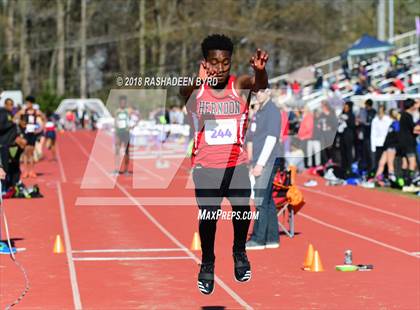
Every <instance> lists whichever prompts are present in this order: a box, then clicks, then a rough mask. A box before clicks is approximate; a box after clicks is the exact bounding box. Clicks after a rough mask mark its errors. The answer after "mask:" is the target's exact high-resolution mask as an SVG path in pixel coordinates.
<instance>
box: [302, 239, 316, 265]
mask: <svg viewBox="0 0 420 310" xmlns="http://www.w3.org/2000/svg"><path fill="white" fill-rule="evenodd" d="M313 260H314V246H313V245H312V243H310V244H309V246H308V251H306V256H305V261H304V262H303V270H310V269H311V265H312V262H313Z"/></svg>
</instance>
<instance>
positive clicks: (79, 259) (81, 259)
mask: <svg viewBox="0 0 420 310" xmlns="http://www.w3.org/2000/svg"><path fill="white" fill-rule="evenodd" d="M191 259H193V258H192V257H189V256H143V257H74V258H73V260H74V261H77V262H98V261H107V262H108V261H136V260H137V261H143V260H191Z"/></svg>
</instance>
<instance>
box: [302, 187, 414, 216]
mask: <svg viewBox="0 0 420 310" xmlns="http://www.w3.org/2000/svg"><path fill="white" fill-rule="evenodd" d="M299 188H301V189H302V190H304V191H308V192H311V193H314V194H318V195H323V196H326V197H330V198H333V199H336V200H339V201H342V202H346V203H350V204H352V205H354V206H358V207H361V208H365V209H368V210H371V211H375V212H379V213H382V214H386V215H389V216H393V217H396V218H399V219H402V220H405V221H409V222H413V223H415V224H420V221H418V220H415V219H413V218H410V217H407V216H404V215H400V214H397V213H394V212H390V211H386V210H382V209H378V208H375V207H371V206H368V205H366V204H364V203H360V202H357V201H353V200H350V199H347V198H342V197H337V196H335V195H332V194H328V193H326V192H323V191H320V190H312V189H308V188H305V187H301V186H299Z"/></svg>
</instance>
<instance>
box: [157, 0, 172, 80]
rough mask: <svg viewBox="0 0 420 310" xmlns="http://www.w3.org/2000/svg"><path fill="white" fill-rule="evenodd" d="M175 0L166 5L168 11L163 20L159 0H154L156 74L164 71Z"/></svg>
mask: <svg viewBox="0 0 420 310" xmlns="http://www.w3.org/2000/svg"><path fill="white" fill-rule="evenodd" d="M176 4H177V2H176V0H172V1H171V2H170V4H169V5H167V6H166V8H167V10H168V12H167V15H166V18H165V20H164V21H162V12H163V8H162V5H161V1H160V0H156V1H155V12H156V26H157V35H158V39H159V58H158V74H159V75H162V74H163V72H164V69H165V68H164V67H165V61H166V47H167V42H168V34H167V32H168V31H169V27H170V25H171V22H172V17H173V16H174V15H175V11H176Z"/></svg>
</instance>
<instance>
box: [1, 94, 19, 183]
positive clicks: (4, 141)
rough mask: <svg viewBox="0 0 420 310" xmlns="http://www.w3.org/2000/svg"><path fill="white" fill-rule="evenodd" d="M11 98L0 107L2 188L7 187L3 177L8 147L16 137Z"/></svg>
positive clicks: (7, 166) (5, 170)
mask: <svg viewBox="0 0 420 310" xmlns="http://www.w3.org/2000/svg"><path fill="white" fill-rule="evenodd" d="M12 111H13V100H12V99H10V98H7V99H6V100H5V101H4V107H3V108H0V168H1V171H0V179H2V180H3V181H2V185H3V186H2V188H3V189H4V190H5V189H7V187H8V185H7V184H6V183H7V182H6V181H5V178H6V177H7V175H8V173H7V172H8V170H9V165H8V164H9V147H10V145H11V144H12V143H14V141H15V139H16V137H17V128H16V124H15V123H14V122H13V115H12Z"/></svg>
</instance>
